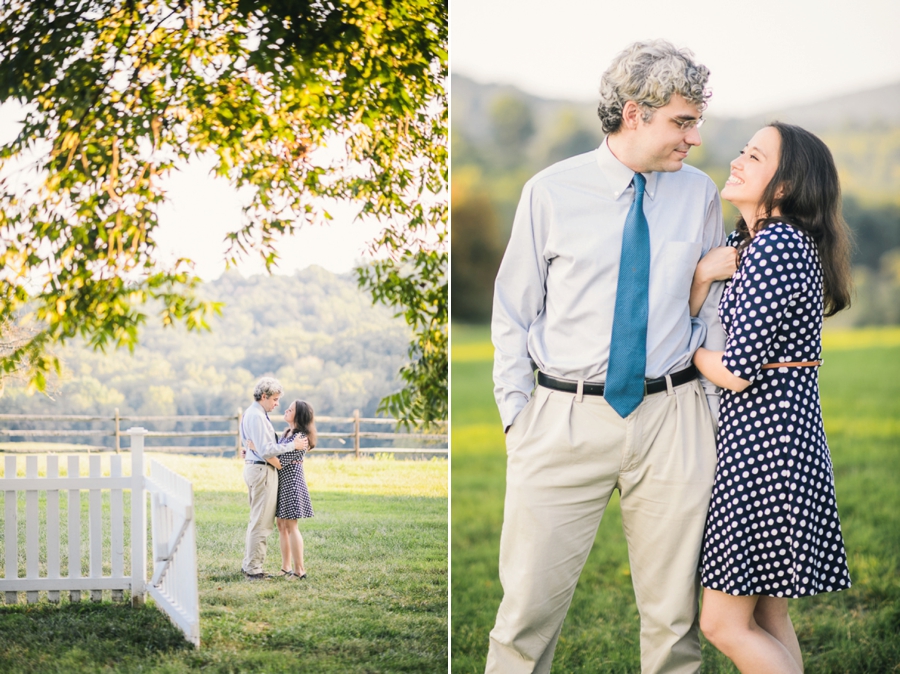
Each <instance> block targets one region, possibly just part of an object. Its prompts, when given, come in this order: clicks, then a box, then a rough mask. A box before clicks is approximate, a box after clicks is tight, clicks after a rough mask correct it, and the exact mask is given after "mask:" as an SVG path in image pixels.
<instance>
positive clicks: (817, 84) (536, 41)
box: [450, 0, 900, 117]
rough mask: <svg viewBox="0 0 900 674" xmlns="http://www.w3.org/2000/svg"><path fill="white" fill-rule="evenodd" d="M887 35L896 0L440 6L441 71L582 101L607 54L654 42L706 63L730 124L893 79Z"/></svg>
mask: <svg viewBox="0 0 900 674" xmlns="http://www.w3.org/2000/svg"><path fill="white" fill-rule="evenodd" d="M551 7H552V9H551ZM898 29H900V2H898V1H897V0H753V1H752V2H730V1H728V0H692V1H687V2H686V1H673V0H636V1H635V2H622V1H619V2H606V1H602V0H555V1H554V2H553V3H552V4H551V3H550V2H549V0H518V1H517V2H516V3H510V2H508V0H451V2H450V68H451V72H452V73H459V74H464V75H467V76H469V77H471V78H473V79H475V80H477V81H479V82H482V83H500V84H513V85H516V86H518V87H519V88H521V89H524V90H525V91H527V92H529V93H532V94H535V95H538V96H543V97H545V98H563V99H570V100H584V101H590V100H593V99H594V98H595V97H596V91H597V87H598V84H599V81H600V75H601V74H602V72H603V71H604V70H605V69H606V67H607V66H608V65H609V62H610V61H611V60H612V58H613V57H614V56H615V55H616V54H617V53H618V52H620V51H621V50H622V49H623V48H625V47H626V46H627V45H629V44H631V43H632V42H635V41H637V40H646V39H652V38H657V37H661V38H664V39H667V40H669V41H670V42H672V43H674V44H675V45H676V46H678V47H687V48H689V49H691V50H692V51H693V52H694V54H695V56H696V57H697V60H698V61H699V62H700V63H703V64H705V65H706V66H707V67H709V69H710V71H711V76H710V87H711V88H712V90H713V97H712V99H711V101H710V107H709V111H708V114H710V115H714V116H735V117H741V116H746V115H751V114H756V113H763V112H767V111H769V110H773V109H783V108H785V107H790V106H793V105H799V104H804V103H811V102H815V101H817V100H821V99H823V98H828V97H831V96H834V95H840V94H847V93H852V92H854V91H861V90H865V89H869V88H874V87H877V86H881V85H885V84H894V83H897V82H900V40H898V39H897V31H898ZM451 115H452V110H451Z"/></svg>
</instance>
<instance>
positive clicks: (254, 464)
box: [244, 461, 266, 466]
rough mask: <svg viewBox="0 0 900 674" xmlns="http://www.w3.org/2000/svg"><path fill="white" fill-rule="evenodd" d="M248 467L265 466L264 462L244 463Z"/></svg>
mask: <svg viewBox="0 0 900 674" xmlns="http://www.w3.org/2000/svg"><path fill="white" fill-rule="evenodd" d="M244 463H246V464H247V465H248V466H265V465H266V462H265V461H244Z"/></svg>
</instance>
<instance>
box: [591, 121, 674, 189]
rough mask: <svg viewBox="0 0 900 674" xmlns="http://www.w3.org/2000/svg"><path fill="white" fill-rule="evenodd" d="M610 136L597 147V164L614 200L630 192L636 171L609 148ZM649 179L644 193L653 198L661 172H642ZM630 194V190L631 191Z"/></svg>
mask: <svg viewBox="0 0 900 674" xmlns="http://www.w3.org/2000/svg"><path fill="white" fill-rule="evenodd" d="M608 138H609V136H604V137H603V142H601V143H600V147H598V148H597V166H599V167H600V171H601V172H602V173H603V177H605V178H606V185H607V188H608V194H607V196H609V198H610V199H613V200H614V201H616V200H618V199H620V198H621V197H622V195H624V194H625V193H626V192H628V187H629V185H631V181H632V179H633V178H634V171H632V170H631V169H630V168H628V167H627V166H625V164H623V163H622V162H620V161H619V160H618V159H617V158H616V156H615V155H614V154H613V153H612V150H610V149H609V144H608V143H607V139H608ZM642 175H643V176H644V177H645V178H646V179H647V186H646V187H645V188H644V194H645V195H646V196H647V197H649V198H650V199H653V198H654V197H655V196H656V186H657V182H658V180H659V174H658V173H657V172H656V171H651V172H650V173H644V174H642ZM629 194H630V192H629Z"/></svg>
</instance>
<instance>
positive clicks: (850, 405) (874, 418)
mask: <svg viewBox="0 0 900 674" xmlns="http://www.w3.org/2000/svg"><path fill="white" fill-rule="evenodd" d="M824 357H825V366H824V367H823V368H822V370H821V380H820V381H821V389H822V402H823V409H824V415H825V428H826V432H827V433H828V439H829V445H830V448H831V453H832V458H833V462H834V468H835V479H836V483H837V495H838V506H839V509H840V515H841V523H842V529H843V533H844V537H845V540H846V545H847V552H848V556H849V562H850V574H851V577H852V579H853V587H852V589H850V590H848V591H845V592H840V593H834V594H824V595H819V596H817V597H813V598H807V599H800V600H795V601H792V603H791V616H792V619H793V621H794V625H795V627H796V630H797V634H798V636H799V639H800V646H801V648H802V649H803V655H804V659H805V663H806V671H807V672H810V673H813V672H815V673H816V674H827V673H838V672H841V673H847V674H851V673H852V674H859V673H873V674H874V673H880V672H897V671H900V574H898V571H900V568H898V567H900V488H898V486H897V485H898V480H900V330H897V329H888V330H864V331H856V332H840V333H826V337H825V353H824ZM491 358H492V350H491V346H490V343H489V334H488V330H487V329H486V328H472V327H466V326H454V327H453V354H452V357H451V363H452V372H451V376H452V379H451V381H452V389H451V399H452V420H451V423H452V447H453V461H452V467H451V472H452V485H453V497H452V520H451V522H452V525H451V530H452V540H451V548H452V564H453V567H452V579H453V581H452V586H451V603H452V607H453V609H452V610H453V620H452V628H451V644H452V645H451V662H452V665H451V671H452V672H457V673H460V674H462V673H466V674H468V673H470V672H482V671H484V659H485V654H486V651H487V645H488V632H489V631H490V629H491V627H492V626H493V622H494V617H495V615H496V611H497V607H498V606H499V603H500V599H501V596H502V590H501V587H500V583H499V580H498V576H497V557H498V551H499V539H500V526H501V523H502V517H503V494H504V483H505V470H506V455H505V448H504V439H503V432H502V430H501V428H500V420H499V416H498V414H497V411H496V407H495V405H494V400H493V393H492V386H493V385H492V382H491ZM639 670H640V658H639V625H638V616H637V610H636V608H635V606H634V594H633V590H632V586H631V579H630V576H629V570H628V556H627V552H626V548H625V539H624V536H623V534H622V525H621V516H620V511H619V504H618V500H617V496H614V497H613V500H612V502H611V503H610V506H609V508H608V510H607V513H606V515H605V517H604V520H603V522H602V523H601V525H600V529H599V532H598V534H597V538H596V540H595V543H594V547H593V550H592V551H591V554H590V556H589V558H588V561H587V564H586V565H585V568H584V571H583V572H582V574H581V579H580V582H579V586H578V590H577V591H576V593H575V599H574V601H573V603H572V607H571V609H570V610H569V614H568V617H567V618H566V622H565V624H564V626H563V631H562V636H561V637H560V642H559V646H558V648H557V650H556V659H555V661H554V671H556V672H566V673H567V674H568V673H574V672H585V673H587V672H599V671H603V672H605V673H613V672H621V673H626V672H628V673H631V672H637V671H639ZM702 671H703V672H704V673H710V674H712V673H719V672H736V671H737V670H736V669H735V668H734V667H733V666H732V665H731V664H730V662H728V660H727V659H726V658H725V657H724V656H722V655H721V654H720V653H719V652H718V651H716V649H715V648H713V647H712V646H710V645H709V644H708V643H706V642H704V643H703V668H702Z"/></svg>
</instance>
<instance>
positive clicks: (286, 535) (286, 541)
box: [275, 517, 297, 571]
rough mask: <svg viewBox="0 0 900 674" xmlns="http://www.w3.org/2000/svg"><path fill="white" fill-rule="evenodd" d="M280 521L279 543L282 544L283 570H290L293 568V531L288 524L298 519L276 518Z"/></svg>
mask: <svg viewBox="0 0 900 674" xmlns="http://www.w3.org/2000/svg"><path fill="white" fill-rule="evenodd" d="M275 521H276V522H277V523H278V545H279V546H281V570H282V571H285V570H290V568H291V541H290V537H291V532H290V528H289V527H288V525H289V524H290V523H291V522H294V524H295V525H296V522H297V521H296V520H283V519H281V518H280V517H279V518H278V519H276V520H275Z"/></svg>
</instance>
